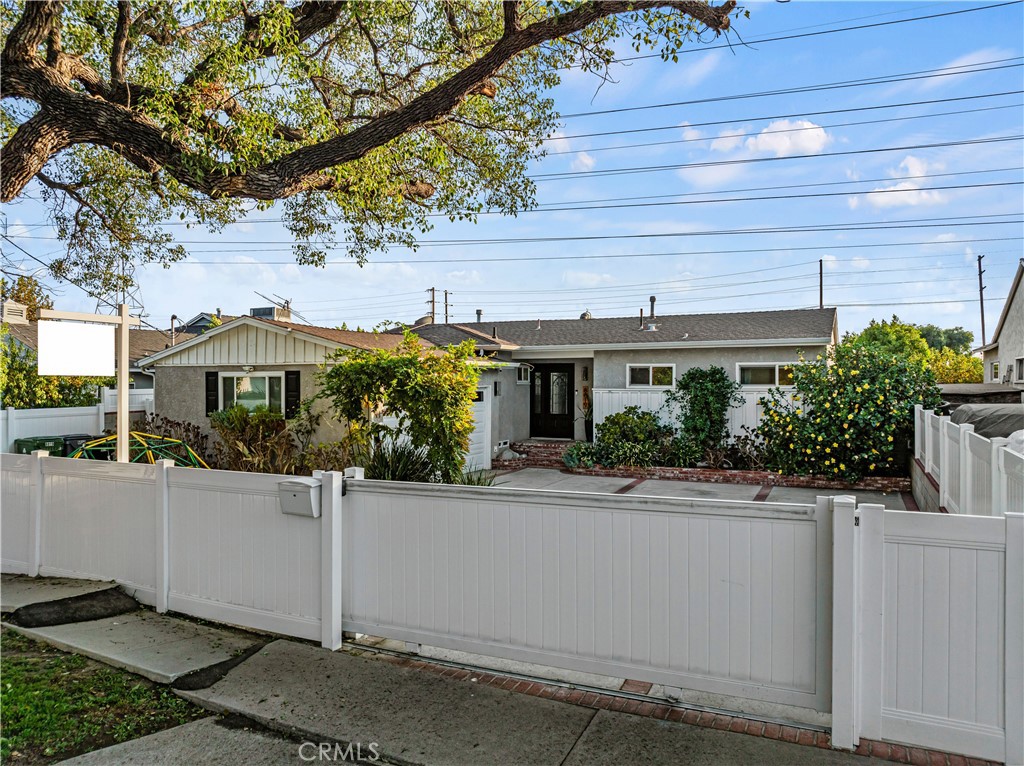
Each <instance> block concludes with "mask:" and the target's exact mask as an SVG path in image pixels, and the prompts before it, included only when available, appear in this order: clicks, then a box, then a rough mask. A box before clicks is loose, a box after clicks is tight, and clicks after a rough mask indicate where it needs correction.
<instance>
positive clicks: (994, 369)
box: [989, 362, 999, 383]
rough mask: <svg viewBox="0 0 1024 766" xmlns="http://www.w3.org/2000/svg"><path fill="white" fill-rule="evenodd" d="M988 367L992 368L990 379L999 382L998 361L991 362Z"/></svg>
mask: <svg viewBox="0 0 1024 766" xmlns="http://www.w3.org/2000/svg"><path fill="white" fill-rule="evenodd" d="M989 369H990V370H992V377H991V378H990V380H992V381H993V382H996V383H998V382H999V362H992V364H991V365H990V366H989Z"/></svg>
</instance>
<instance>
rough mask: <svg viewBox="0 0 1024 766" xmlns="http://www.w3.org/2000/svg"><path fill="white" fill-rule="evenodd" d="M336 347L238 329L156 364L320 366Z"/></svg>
mask: <svg viewBox="0 0 1024 766" xmlns="http://www.w3.org/2000/svg"><path fill="white" fill-rule="evenodd" d="M336 348H337V346H335V345H333V344H332V345H328V344H326V343H317V342H314V341H311V340H307V339H305V338H301V337H298V336H297V335H296V334H294V333H291V332H287V331H283V330H277V329H270V328H264V327H253V326H251V325H242V326H240V327H237V328H233V329H229V330H225V331H223V332H220V333H217V335H215V336H213V337H210V338H207V339H206V340H205V341H204V342H202V343H195V344H193V345H186V346H183V347H182V349H181V351H179V352H178V353H176V354H169V355H168V356H165V357H164V358H162V359H160V360H159V361H157V363H156V364H157V365H158V366H160V367H214V366H217V365H228V364H231V365H236V364H237V365H242V364H251V365H293V364H321V363H322V362H323V361H324V358H325V357H326V356H327V355H328V354H330V353H332V352H333V351H334V350H335V349H336Z"/></svg>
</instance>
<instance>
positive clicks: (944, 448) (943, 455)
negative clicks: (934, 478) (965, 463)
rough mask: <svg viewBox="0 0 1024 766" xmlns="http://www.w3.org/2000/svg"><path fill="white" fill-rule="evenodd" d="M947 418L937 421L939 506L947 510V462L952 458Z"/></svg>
mask: <svg viewBox="0 0 1024 766" xmlns="http://www.w3.org/2000/svg"><path fill="white" fill-rule="evenodd" d="M948 422H949V420H948V418H945V417H943V419H942V420H940V421H939V506H940V507H942V508H945V509H946V510H949V506H948V505H946V497H947V495H948V494H949V464H950V461H951V460H952V455H951V453H952V450H951V449H950V448H949V446H950V445H949V436H948V435H947V433H948V429H947V428H946V424H947V423H948Z"/></svg>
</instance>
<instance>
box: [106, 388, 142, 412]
mask: <svg viewBox="0 0 1024 766" xmlns="http://www.w3.org/2000/svg"><path fill="white" fill-rule="evenodd" d="M153 391H154V389H152V388H132V389H129V390H128V411H129V412H145V413H146V414H147V415H152V414H153V402H154V393H153ZM100 395H101V396H100V398H101V400H102V401H103V408H104V410H105V411H106V412H117V389H116V388H106V387H104V388H101V389H100Z"/></svg>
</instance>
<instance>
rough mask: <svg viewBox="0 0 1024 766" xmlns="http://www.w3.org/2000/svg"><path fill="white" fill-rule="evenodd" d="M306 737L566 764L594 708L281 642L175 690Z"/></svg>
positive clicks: (388, 753) (437, 760)
mask: <svg viewBox="0 0 1024 766" xmlns="http://www.w3.org/2000/svg"><path fill="white" fill-rule="evenodd" d="M178 694H180V695H181V696H183V697H185V698H186V699H190V700H192V701H194V702H196V703H198V704H200V705H202V706H204V707H206V708H208V709H211V710H215V711H227V712H233V713H238V714H239V715H242V716H245V717H247V718H250V719H252V720H254V721H256V722H258V723H260V724H263V725H265V726H267V727H269V728H272V729H276V730H279V731H285V732H289V733H290V734H292V735H297V736H300V737H303V738H305V739H308V740H311V741H315V742H319V741H321V740H329V741H340V742H343V743H362V744H363V746H364V748H365V747H367V746H368V745H369V744H370V743H377V744H378V745H379V752H380V753H381V755H382V757H383V758H384V759H385V760H389V759H390V760H397V761H399V762H404V763H424V764H467V765H468V764H472V765H473V766H475V765H476V764H484V763H486V764H523V763H529V764H537V765H538V766H542V765H543V764H552V765H554V764H560V763H561V762H562V761H563V759H564V758H565V757H566V755H568V753H569V751H570V749H571V748H572V745H573V743H574V742H575V741H576V740H577V739H578V737H579V735H580V734H581V733H582V732H583V731H584V729H586V727H587V725H588V724H589V723H590V720H591V719H592V718H593V716H594V711H593V710H591V709H588V708H582V707H577V706H574V705H565V704H562V703H559V702H553V701H551V700H546V699H541V698H539V697H532V696H528V695H523V694H516V693H513V692H508V691H503V690H501V689H495V688H492V687H490V686H477V685H476V684H473V683H472V682H471V681H456V680H451V679H448V678H442V677H441V676H439V675H435V674H433V673H427V672H424V671H422V670H416V669H413V668H404V667H398V666H397V665H395V664H393V663H389V662H384V661H381V660H379V659H366V658H363V657H354V656H351V655H349V654H345V653H340V652H328V651H327V650H324V649H320V648H318V647H313V646H310V645H307V644H299V643H295V642H291V641H275V642H273V643H271V644H268V645H267V646H265V647H264V648H263V649H262V650H261V651H259V652H257V653H256V654H255V655H254V656H253V657H251V658H250V659H248V660H246V661H245V662H243V663H242V664H241V665H239V666H238V667H236V668H235V669H233V670H231V671H230V672H228V674H227V675H226V676H225V677H224V678H223V679H221V680H220V681H218V682H217V683H215V684H214V685H213V686H211V687H210V688H208V689H204V690H202V691H196V692H178Z"/></svg>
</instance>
